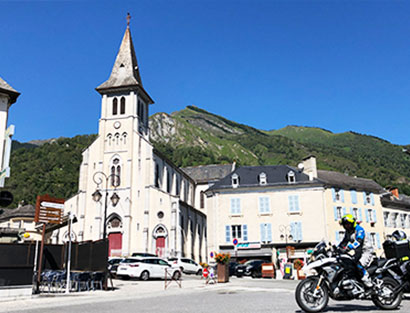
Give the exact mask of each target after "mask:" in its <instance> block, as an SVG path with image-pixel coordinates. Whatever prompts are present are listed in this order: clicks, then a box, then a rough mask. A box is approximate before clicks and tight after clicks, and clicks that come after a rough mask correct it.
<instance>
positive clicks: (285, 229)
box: [279, 225, 293, 260]
mask: <svg viewBox="0 0 410 313" xmlns="http://www.w3.org/2000/svg"><path fill="white" fill-rule="evenodd" d="M279 231H280V239H281V240H285V243H286V258H287V259H288V260H289V251H288V239H289V240H292V239H293V236H292V235H291V234H290V232H291V227H290V225H280V226H279Z"/></svg>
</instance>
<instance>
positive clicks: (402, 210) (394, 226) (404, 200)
mask: <svg viewBox="0 0 410 313" xmlns="http://www.w3.org/2000/svg"><path fill="white" fill-rule="evenodd" d="M381 202H382V206H383V221H384V238H387V237H388V236H389V235H391V234H392V233H393V232H394V231H395V230H402V231H404V232H405V233H409V229H410V197H409V196H406V195H401V194H399V191H398V189H397V188H391V189H390V192H387V193H385V194H384V195H383V197H382V198H381Z"/></svg>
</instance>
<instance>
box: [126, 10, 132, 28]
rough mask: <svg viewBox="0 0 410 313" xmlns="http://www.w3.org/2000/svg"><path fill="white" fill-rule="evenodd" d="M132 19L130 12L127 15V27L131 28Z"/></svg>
mask: <svg viewBox="0 0 410 313" xmlns="http://www.w3.org/2000/svg"><path fill="white" fill-rule="evenodd" d="M130 19H131V15H130V13H129V12H128V13H127V27H130Z"/></svg>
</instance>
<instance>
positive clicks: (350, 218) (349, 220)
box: [340, 214, 357, 227]
mask: <svg viewBox="0 0 410 313" xmlns="http://www.w3.org/2000/svg"><path fill="white" fill-rule="evenodd" d="M346 224H351V225H352V226H353V227H356V225H357V224H356V218H355V217H354V216H353V215H352V214H346V215H344V216H343V217H342V219H341V220H340V225H346Z"/></svg>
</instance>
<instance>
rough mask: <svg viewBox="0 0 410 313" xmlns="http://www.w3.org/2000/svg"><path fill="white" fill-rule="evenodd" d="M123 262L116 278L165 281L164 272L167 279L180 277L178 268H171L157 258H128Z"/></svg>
mask: <svg viewBox="0 0 410 313" xmlns="http://www.w3.org/2000/svg"><path fill="white" fill-rule="evenodd" d="M124 261H125V262H124ZM124 261H123V262H121V263H120V265H119V266H118V269H117V277H119V278H125V279H127V278H130V277H136V278H139V279H141V280H148V279H150V278H162V279H165V276H166V274H165V273H166V272H167V273H168V274H167V278H171V277H172V278H174V279H179V278H180V277H181V271H180V270H179V268H178V267H174V266H171V264H169V263H168V262H167V261H165V260H163V259H160V258H157V257H146V258H135V259H134V258H128V259H125V260H124ZM165 270H166V271H165Z"/></svg>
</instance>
